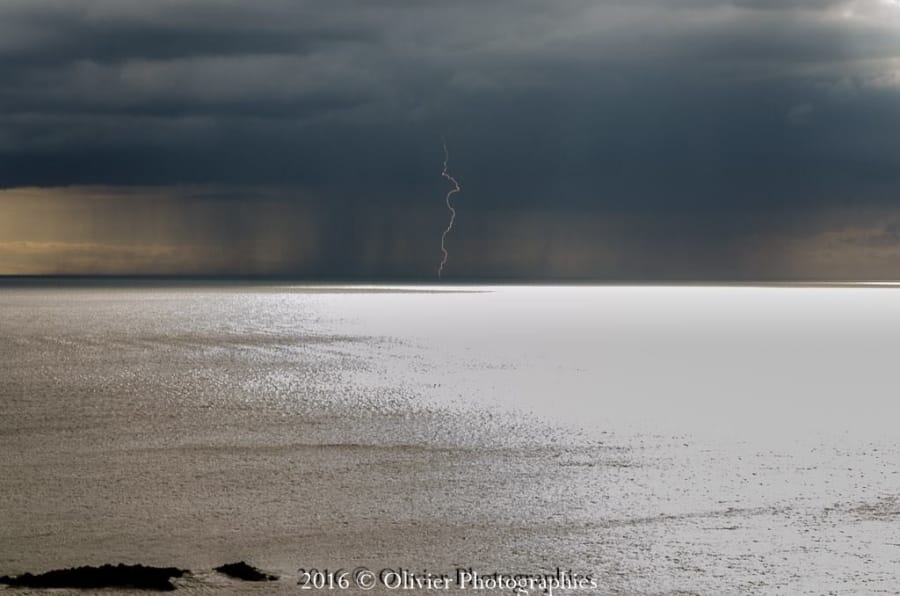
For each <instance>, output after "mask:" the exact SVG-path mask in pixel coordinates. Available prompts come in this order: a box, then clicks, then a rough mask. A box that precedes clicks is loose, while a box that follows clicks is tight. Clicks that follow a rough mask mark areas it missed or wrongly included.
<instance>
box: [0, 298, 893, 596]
mask: <svg viewBox="0 0 900 596" xmlns="http://www.w3.org/2000/svg"><path fill="white" fill-rule="evenodd" d="M898 356H900V290H897V289H894V288H888V287H886V288H872V287H867V288H853V287H844V288H836V287H818V288H815V287H813V288H800V287H759V288H750V287H454V288H453V289H452V291H443V290H441V291H438V289H437V288H433V287H432V288H429V287H419V288H413V287H410V288H402V287H381V288H375V287H367V288H364V287H356V288H348V287H330V286H288V285H281V286H234V287H231V286H224V285H206V286H204V285H194V286H188V285H181V286H170V287H155V286H149V285H140V286H138V285H134V286H127V285H118V286H116V285H105V286H99V285H90V284H88V285H72V286H66V287H53V288H50V287H40V286H33V287H25V286H22V287H16V286H11V285H7V286H3V287H2V288H0V408H2V410H0V476H2V479H3V480H2V482H0V575H2V574H4V573H20V572H24V571H42V570H46V569H51V568H57V567H64V566H71V565H80V564H101V563H105V562H119V561H124V562H141V563H145V564H156V565H177V566H181V567H188V568H191V569H193V570H195V572H196V575H195V576H194V577H192V578H189V579H187V580H185V581H184V582H183V584H182V589H183V590H185V591H187V592H201V593H202V592H210V593H220V592H223V591H226V592H227V591H232V592H239V591H246V590H248V588H247V587H246V586H241V585H240V584H237V583H235V582H232V581H231V580H227V579H225V578H222V577H220V576H218V575H217V574H215V573H213V572H211V571H210V569H212V567H214V566H216V565H219V564H221V563H224V562H229V561H232V560H239V559H245V560H248V561H250V562H252V563H254V564H257V565H259V566H261V567H264V568H266V569H269V570H272V571H275V572H277V573H279V574H281V575H282V576H283V578H282V581H281V582H279V583H278V584H276V585H275V586H274V589H276V590H279V591H282V592H284V593H294V592H296V591H297V590H298V588H297V586H296V585H294V582H295V581H296V579H297V574H296V569H297V568H298V567H305V568H311V567H316V568H320V569H321V568H329V569H335V568H339V567H344V568H353V567H356V566H358V565H365V566H368V567H370V568H372V569H380V568H383V567H393V568H396V567H404V568H409V569H413V570H424V569H427V570H428V571H432V572H435V573H442V572H452V571H453V570H454V569H455V568H456V567H461V566H464V567H474V568H475V569H476V570H479V571H483V572H485V573H492V572H495V571H496V572H506V573H513V572H528V573H537V572H541V571H546V570H552V569H554V568H556V567H562V568H564V569H572V570H574V571H577V572H580V573H584V574H590V575H593V576H594V577H596V578H597V579H598V581H599V583H600V586H601V588H602V589H601V590H600V593H610V592H619V593H629V594H631V593H635V594H639V593H654V594H656V593H678V592H688V593H701V594H742V593H766V594H768V593H773V594H802V593H814V594H821V593H826V592H828V591H834V592H835V593H840V594H852V593H859V594H870V593H876V592H878V591H884V592H887V593H896V590H897V589H898V586H900V453H898V451H900V449H898V435H897V431H896V424H897V420H900V417H898V414H900V400H897V399H896V398H895V395H896V390H895V387H896V385H897V381H898V377H897V373H896V370H897V362H898V361H900V358H898ZM272 590H273V586H268V587H266V588H259V587H257V588H256V591H258V592H260V593H264V592H265V593H268V592H270V591H272Z"/></svg>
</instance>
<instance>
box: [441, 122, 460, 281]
mask: <svg viewBox="0 0 900 596" xmlns="http://www.w3.org/2000/svg"><path fill="white" fill-rule="evenodd" d="M441 142H442V143H443V144H444V169H443V171H441V176H443V177H444V178H446V179H447V181H448V182H451V183H452V184H453V188H451V189H450V190H449V191H447V196H446V197H444V202H445V203H447V209H449V210H450V223H449V224H447V229H446V230H444V233H443V234H441V264H440V266H438V279H441V275H443V273H444V265H446V264H447V258H448V257H449V256H450V253H448V252H447V246H446V240H447V234H449V233H450V230H452V229H453V223H454V222H455V221H456V209H454V208H453V203H452V202H451V201H450V197H452V196H453V195H454V194H455V193H458V192H459V191H461V190H462V188H460V186H459V182H457V181H456V178H454V177H453V176H451V175H450V172H449V171H448V170H447V164H448V162H449V161H450V153H449V152H448V151H447V139H445V138H444V137H441Z"/></svg>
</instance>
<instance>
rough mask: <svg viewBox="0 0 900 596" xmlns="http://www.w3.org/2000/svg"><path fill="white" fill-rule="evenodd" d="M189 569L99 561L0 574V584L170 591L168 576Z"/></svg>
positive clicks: (171, 588)
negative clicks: (97, 565) (75, 565)
mask: <svg viewBox="0 0 900 596" xmlns="http://www.w3.org/2000/svg"><path fill="white" fill-rule="evenodd" d="M187 573H189V571H187V570H185V569H178V568H177V567H148V566H144V565H125V564H122V563H120V564H118V565H109V564H107V565H101V566H100V567H93V566H89V565H86V566H83V567H71V568H68V569H54V570H52V571H48V572H46V573H39V574H37V575H35V574H31V573H23V574H22V575H17V576H9V575H4V576H0V584H6V585H7V586H10V587H14V588H77V589H99V588H132V589H138V590H155V591H158V592H171V591H173V590H174V589H175V585H174V584H173V583H172V582H171V580H172V578H176V577H182V576H184V575H185V574H187Z"/></svg>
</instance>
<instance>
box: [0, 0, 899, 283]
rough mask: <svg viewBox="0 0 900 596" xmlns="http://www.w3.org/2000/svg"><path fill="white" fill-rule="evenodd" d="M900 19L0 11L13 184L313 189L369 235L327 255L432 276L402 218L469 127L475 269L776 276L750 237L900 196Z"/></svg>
mask: <svg viewBox="0 0 900 596" xmlns="http://www.w3.org/2000/svg"><path fill="white" fill-rule="evenodd" d="M898 34H900V6H898V5H897V4H896V3H895V2H893V1H892V0H779V1H777V2H776V1H774V0H730V1H729V0H632V1H630V2H617V1H616V2H614V1H612V0H609V1H602V0H601V1H587V0H569V1H553V2H551V1H546V0H541V1H538V0H495V1H493V2H483V1H475V0H457V1H454V2H433V1H422V2H408V1H402V2H401V1H399V0H334V1H328V2H324V1H316V2H312V1H303V0H262V1H259V2H247V1H242V0H219V1H212V0H183V1H181V2H171V1H164V0H70V1H67V2H58V1H52V0H0V80H2V81H3V84H2V85H0V186H7V187H16V186H60V185H70V184H75V185H83V184H90V185H119V186H129V185H147V184H150V185H160V186H166V185H183V184H203V185H214V187H215V188H216V189H218V191H219V192H222V193H224V194H227V193H228V191H227V190H223V189H227V188H228V186H229V185H240V186H241V189H242V190H241V191H240V193H241V194H243V193H246V192H247V189H248V188H251V189H252V188H253V187H255V186H267V185H277V186H280V187H282V188H295V189H297V192H296V193H294V194H295V195H296V196H297V197H303V198H297V199H296V201H298V202H306V203H308V204H309V205H310V206H311V208H314V209H315V210H316V213H317V221H318V222H319V225H321V226H323V228H322V229H323V230H327V232H326V235H327V234H337V235H345V236H354V237H355V236H362V237H361V238H360V239H358V240H355V241H354V242H356V244H355V245H354V247H353V248H352V249H349V251H348V252H347V254H342V255H340V256H339V257H335V258H336V259H337V260H336V261H335V262H333V263H324V264H323V265H322V267H323V268H324V269H328V267H334V268H335V270H340V271H342V272H345V273H347V274H348V275H350V274H353V272H354V271H364V272H365V273H366V274H372V275H375V274H377V273H378V271H388V270H390V271H391V272H394V271H396V270H398V268H399V269H403V267H411V268H412V269H413V270H418V269H416V267H418V265H416V266H415V267H413V266H412V265H409V263H406V264H405V265H403V267H401V266H400V265H398V264H397V263H399V261H398V260H397V259H399V257H397V254H399V253H402V252H403V251H404V250H407V249H410V250H417V249H421V247H422V245H421V244H420V242H421V243H424V242H426V238H425V237H427V233H425V232H423V238H421V239H419V238H418V236H416V237H415V238H413V237H412V236H410V235H406V236H404V235H403V234H404V233H405V232H403V229H402V225H404V224H402V223H401V222H406V221H409V222H410V223H409V224H408V225H411V226H415V225H416V223H415V220H416V217H412V216H410V215H409V213H411V212H412V211H411V210H416V211H415V212H416V213H419V211H418V210H419V209H423V208H424V207H423V201H428V200H431V199H432V198H433V197H434V196H437V197H438V201H437V203H438V205H437V210H435V211H433V212H428V211H427V209H426V212H427V213H428V215H427V217H428V218H433V219H434V221H431V219H429V220H428V223H429V225H430V224H434V225H436V226H438V227H439V226H440V218H441V217H442V216H443V214H442V213H441V211H440V204H439V203H440V193H441V191H442V190H443V187H442V186H441V182H442V181H441V180H440V178H439V176H438V175H437V174H438V173H439V167H438V168H437V171H436V168H435V165H436V164H437V165H438V166H439V165H440V159H441V158H442V155H441V153H440V145H439V135H441V134H446V135H447V137H448V139H449V141H450V147H451V153H452V167H453V170H454V172H455V174H456V175H457V176H458V178H459V179H460V180H461V181H462V183H463V188H464V195H461V196H460V197H459V200H460V201H465V208H466V209H467V210H468V212H467V214H468V215H471V214H473V213H477V214H478V217H477V218H475V219H474V220H471V221H470V222H469V223H468V226H469V227H468V228H467V227H461V228H460V230H459V231H458V232H457V233H458V234H459V235H458V236H457V237H456V240H457V242H458V243H459V246H460V247H463V246H468V248H460V250H463V251H464V250H470V249H471V254H469V256H468V257H463V258H464V259H466V258H468V259H469V260H472V261H475V260H478V259H482V260H483V261H484V263H488V264H485V265H484V267H487V268H488V269H490V265H489V263H490V262H496V263H498V264H497V267H496V268H497V269H498V270H503V269H504V267H506V265H505V264H508V263H509V262H511V261H516V259H512V258H511V257H509V255H508V253H509V252H510V251H514V250H519V251H521V252H523V253H524V254H525V255H526V256H522V257H521V258H520V259H519V260H518V261H516V262H517V263H519V265H521V269H522V270H523V271H527V270H528V267H531V266H533V267H538V266H540V267H543V268H544V269H542V271H544V270H556V271H563V270H565V271H572V272H574V271H576V270H579V267H580V268H581V269H580V270H582V271H584V272H586V273H585V274H595V273H596V269H597V266H595V267H593V268H592V267H588V266H587V265H586V264H585V263H588V262H590V261H591V259H590V255H594V256H595V257H596V263H601V262H602V263H605V265H604V267H606V266H608V267H612V268H613V269H615V270H616V271H623V272H625V273H626V274H627V273H628V271H632V272H635V271H636V272H638V273H637V275H640V274H641V272H644V273H646V275H648V276H660V275H661V276H677V275H679V273H678V272H679V271H681V272H683V275H685V276H697V275H699V276H702V275H704V274H709V275H721V274H722V272H727V271H729V270H732V271H734V270H737V269H740V268H741V267H750V268H751V269H753V270H754V271H756V270H759V271H763V273H764V268H761V267H760V266H759V265H758V262H757V261H754V260H753V258H751V257H748V256H747V253H746V251H747V250H749V249H748V248H747V244H746V239H747V238H751V237H752V238H755V239H756V241H758V242H763V240H762V239H768V240H766V241H767V242H769V241H770V242H771V243H772V246H779V247H781V248H784V247H785V246H786V245H785V243H784V241H783V239H784V238H786V237H788V236H790V235H791V234H792V233H796V234H800V235H803V237H819V236H816V235H817V234H822V233H825V231H823V230H821V229H816V230H813V229H811V228H809V229H807V228H803V226H800V227H799V228H797V227H795V228H794V229H793V230H794V231H792V230H791V229H788V228H787V227H786V226H788V224H787V223H785V222H792V223H791V224H790V225H794V224H795V223H796V222H802V221H804V218H806V217H807V215H808V214H810V213H814V212H818V211H819V210H823V209H836V210H840V209H852V208H854V206H857V207H858V206H865V207H866V208H867V209H871V212H872V213H875V212H877V213H884V214H888V212H889V211H890V209H891V205H892V202H893V201H894V197H895V196H896V190H897V188H898V183H900V167H898V166H900V135H898V134H896V130H897V129H898V127H900V35H898ZM176 194H178V196H179V197H181V196H182V193H176ZM250 194H252V192H251V193H250ZM288 194H290V193H288ZM311 197H315V200H313V199H312V198H311ZM182 200H183V197H182ZM311 201H313V202H314V204H313V203H311ZM434 207H435V206H434V205H433V203H429V208H432V209H434ZM351 208H352V209H354V210H355V211H352V214H351V215H348V213H350V212H351ZM420 215H421V214H420ZM417 217H418V216H417ZM578 221H582V222H583V221H591V222H594V224H593V225H594V226H595V229H597V230H598V231H599V230H600V229H601V228H597V227H596V226H599V223H597V222H600V221H616V222H619V223H620V224H622V225H627V226H628V230H627V232H625V231H622V232H621V233H619V232H616V233H614V230H610V229H607V228H605V227H604V228H602V232H603V233H604V234H606V237H607V238H609V237H611V236H615V237H616V238H618V239H619V240H617V242H618V244H617V245H616V246H618V248H611V247H610V246H606V245H605V244H603V243H602V242H600V241H599V240H597V239H596V237H597V236H598V235H599V234H592V233H590V232H589V231H587V230H585V229H582V228H581V227H579V226H578V225H576V224H575V223H573V222H578ZM817 221H818V220H817ZM829 221H830V224H829V225H832V226H838V227H839V226H840V222H838V221H834V220H829ZM373 222H374V223H373ZM479 222H480V223H479ZM539 222H546V223H547V225H546V226H542V225H540V223H539ZM561 222H568V223H567V224H566V225H572V226H575V228H576V229H578V230H581V231H580V232H578V233H577V234H574V236H578V238H579V242H580V243H582V244H578V246H580V247H582V248H575V247H574V246H575V245H574V244H572V245H571V246H570V244H571V243H563V248H559V247H560V246H561V245H560V242H559V238H562V237H563V236H565V234H562V233H561V232H560V228H559V226H561V225H562V223H561ZM507 224H508V225H509V226H510V227H511V228H515V230H506V231H505V232H503V233H500V232H501V231H502V230H503V227H504V225H507ZM479 225H480V226H481V228H480V229H478V226H479ZM866 225H867V226H870V227H871V225H875V224H873V223H872V222H869V223H867V224H866ZM529 226H531V227H529ZM875 227H876V228H877V225H876V226H875ZM225 228H227V226H224V227H223V230H225ZM800 228H802V229H800ZM865 229H867V230H868V229H869V228H868V227H866V228H865ZM550 230H555V231H553V232H552V233H551V231H550ZM226 233H227V232H226V231H223V235H225V234H226ZM860 233H861V234H862V235H863V236H865V234H864V233H862V232H860ZM866 233H869V232H866ZM398 234H400V235H401V236H402V238H405V239H400V240H397V235H398ZM416 234H418V232H416ZM467 234H468V236H467ZM501 237H502V238H503V239H504V240H502V241H501V240H497V241H496V242H495V243H494V244H491V242H490V240H489V239H490V238H501ZM688 237H689V238H688ZM742 238H743V239H744V240H741V239H742ZM392 239H393V240H392ZM486 239H487V240H486ZM525 239H527V241H528V242H532V243H533V244H531V245H529V247H528V248H525V247H524V245H522V244H520V243H521V242H526V240H525ZM467 240H468V244H466V241H467ZM80 242H82V243H84V239H81V240H80ZM392 242H394V245H392V244H391V243H392ZM741 242H744V244H741ZM813 244H815V243H813ZM813 244H809V245H808V246H812V245H813ZM346 246H347V243H346V242H340V241H335V242H334V245H333V246H332V245H329V246H326V247H324V248H323V249H322V250H323V251H324V253H327V254H333V253H334V252H335V251H336V252H340V251H341V247H346ZM476 246H477V247H480V248H479V249H478V250H475V249H473V247H476ZM535 246H544V247H545V252H546V253H547V254H552V255H556V256H553V257H547V258H548V260H547V262H544V263H543V264H541V263H538V262H537V261H540V257H538V256H534V258H533V259H532V260H529V259H531V257H528V256H527V254H531V253H530V252H529V251H532V250H536V249H534V247H535ZM792 246H793V245H792ZM804 246H807V245H804ZM517 247H518V248H517ZM753 250H755V251H756V252H755V253H754V254H771V251H772V250H774V249H772V248H771V247H770V246H768V247H767V246H762V245H754V248H753ZM804 250H805V249H804ZM360 251H369V252H368V253H366V254H377V255H381V257H379V258H380V259H381V260H378V259H375V260H374V261H372V260H371V259H370V261H366V262H365V263H363V264H360V263H359V261H358V259H359V256H358V255H359V254H360ZM373 251H374V252H373ZM585 251H586V252H585ZM395 253H396V254H395ZM501 253H502V254H505V255H506V257H503V258H501V257H498V256H497V254H501ZM613 253H615V254H616V256H615V259H612V257H610V258H607V257H608V256H609V255H610V254H613ZM463 254H465V253H463ZM354 255H355V256H354ZM563 255H567V256H565V258H564V256H563ZM603 255H607V257H604V256H603ZM659 255H668V258H667V259H665V258H664V259H661V260H660V259H657V257H658V256H659ZM354 259H356V260H354ZM392 259H393V260H392ZM504 259H505V260H504ZM534 259H537V261H535V260H534ZM566 259H569V260H568V261H567V260H566ZM610 259H612V260H610ZM655 259H656V260H655ZM613 261H615V263H618V265H615V267H614V265H613ZM465 262H468V261H465ZM564 262H565V263H569V264H568V265H566V264H565V263H564ZM750 262H752V263H753V264H752V266H751V265H748V263H750ZM573 263H574V264H573ZM596 263H595V265H596ZM653 263H656V264H655V265H654V264H653ZM576 264H580V265H578V266H576ZM423 266H424V265H423ZM379 267H380V268H381V269H379ZM540 267H538V268H540ZM616 267H618V269H616ZM573 274H574V273H573ZM739 274H740V272H738V273H736V274H735V275H739Z"/></svg>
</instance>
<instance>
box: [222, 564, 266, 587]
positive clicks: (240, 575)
mask: <svg viewBox="0 0 900 596" xmlns="http://www.w3.org/2000/svg"><path fill="white" fill-rule="evenodd" d="M216 571H218V572H219V573H224V574H225V575H228V576H230V577H235V578H237V579H242V580H244V581H248V582H273V581H276V580H277V579H278V576H277V575H269V574H268V573H263V572H262V571H260V570H259V569H257V568H256V567H254V566H252V565H247V564H246V563H244V562H243V561H240V562H238V563H228V564H227V565H222V566H221V567H216Z"/></svg>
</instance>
